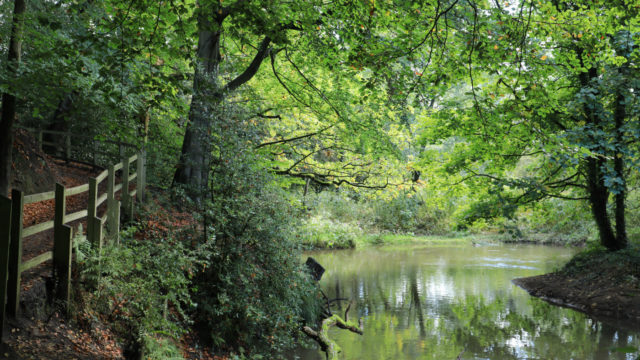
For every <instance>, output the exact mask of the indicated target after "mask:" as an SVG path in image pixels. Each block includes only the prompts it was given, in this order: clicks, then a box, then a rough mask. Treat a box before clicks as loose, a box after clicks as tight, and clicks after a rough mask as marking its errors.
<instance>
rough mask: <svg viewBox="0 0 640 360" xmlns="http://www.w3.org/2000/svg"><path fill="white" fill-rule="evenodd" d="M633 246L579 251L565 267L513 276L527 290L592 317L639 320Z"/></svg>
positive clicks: (639, 285)
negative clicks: (542, 273) (619, 248)
mask: <svg viewBox="0 0 640 360" xmlns="http://www.w3.org/2000/svg"><path fill="white" fill-rule="evenodd" d="M637 254H638V253H637V252H635V251H634V250H630V251H625V252H617V253H608V252H600V251H596V252H587V253H582V254H578V255H577V256H576V257H574V258H573V259H572V260H571V261H570V262H569V263H568V264H567V265H566V266H565V268H564V269H562V270H560V271H558V272H554V273H550V274H545V275H539V276H533V277H527V278H519V279H514V280H513V283H514V284H516V285H517V286H520V287H521V288H523V289H525V290H526V291H527V292H529V294H531V295H533V296H536V297H539V298H541V299H543V300H546V301H548V302H550V303H552V304H555V305H560V306H564V307H569V308H572V309H575V310H579V311H582V312H584V313H587V314H589V315H593V316H595V317H603V318H615V319H619V320H627V321H633V322H638V321H640V264H638V263H637V256H638V255H637Z"/></svg>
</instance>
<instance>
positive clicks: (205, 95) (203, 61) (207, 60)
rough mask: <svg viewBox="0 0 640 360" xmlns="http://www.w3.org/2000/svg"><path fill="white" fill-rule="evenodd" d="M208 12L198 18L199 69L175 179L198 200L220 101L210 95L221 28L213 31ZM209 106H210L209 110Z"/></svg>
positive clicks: (218, 61) (218, 60)
mask: <svg viewBox="0 0 640 360" xmlns="http://www.w3.org/2000/svg"><path fill="white" fill-rule="evenodd" d="M206 13H207V12H206V11H203V12H202V13H201V14H200V16H199V17H198V23H199V28H200V29H201V30H200V33H199V35H198V53H197V57H198V65H197V68H196V70H195V76H194V81H193V97H192V99H191V108H190V110H189V121H188V122H187V128H186V131H185V134H184V141H183V143H182V151H181V155H180V163H179V164H178V168H177V170H176V173H175V175H174V178H173V183H174V185H185V186H187V187H188V188H189V192H190V193H191V194H192V195H193V196H194V197H195V198H196V199H197V198H199V197H200V194H201V193H202V190H204V188H205V187H206V185H207V181H208V174H209V171H208V170H209V169H208V162H209V156H210V152H211V151H210V131H211V122H210V116H211V111H210V107H211V106H216V105H217V102H218V100H217V99H214V98H213V97H212V96H211V95H212V94H215V93H216V88H217V76H218V67H219V64H220V59H221V57H220V28H221V25H222V23H221V22H219V23H217V24H215V28H216V29H217V30H216V31H211V29H212V24H211V22H210V21H209V19H208V16H207V14H206ZM207 104H209V106H207Z"/></svg>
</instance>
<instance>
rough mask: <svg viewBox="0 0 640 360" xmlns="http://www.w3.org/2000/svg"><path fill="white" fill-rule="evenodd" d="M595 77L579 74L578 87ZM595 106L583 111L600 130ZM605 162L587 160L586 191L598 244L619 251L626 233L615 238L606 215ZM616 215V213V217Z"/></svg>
mask: <svg viewBox="0 0 640 360" xmlns="http://www.w3.org/2000/svg"><path fill="white" fill-rule="evenodd" d="M578 56H579V58H580V60H581V61H582V52H581V51H579V52H578ZM597 77H598V71H597V69H596V68H590V69H589V70H588V72H585V73H582V74H580V76H579V79H580V85H581V86H582V87H583V88H587V87H589V86H591V85H592V80H595V79H596V78H597ZM596 106H597V102H589V103H586V104H585V105H584V111H585V114H586V120H587V122H588V123H590V124H591V125H592V126H593V127H594V128H596V129H601V128H602V127H603V126H604V125H603V121H602V119H601V117H600V115H599V114H598V113H597V109H596ZM592 141H594V142H596V141H598V139H595V138H594V139H592ZM600 150H602V149H600ZM602 155H604V154H602ZM616 159H617V157H616ZM606 161H607V160H606V159H605V158H604V156H594V157H590V158H589V159H587V161H586V169H587V191H588V192H589V203H590V205H591V213H592V215H593V219H594V220H595V222H596V226H597V227H598V234H599V237H600V244H602V245H603V246H604V247H606V248H607V249H609V250H619V249H622V248H624V247H625V246H626V231H625V230H623V231H622V232H621V233H620V235H622V236H623V238H624V241H621V238H620V237H618V236H616V234H615V233H614V231H613V227H612V224H611V219H610V218H609V214H608V213H607V204H608V202H609V195H610V192H609V189H608V188H607V186H606V185H605V181H604V174H603V169H604V167H605V166H604V165H605V162H606ZM615 161H616V160H614V166H615ZM621 176H623V174H621ZM623 178H624V177H623ZM616 204H618V198H616ZM621 210H622V211H623V212H624V193H623V194H622V198H621ZM617 215H618V214H617V211H616V216H617ZM622 218H623V219H622V221H621V222H620V224H617V225H616V228H617V226H625V222H624V214H622Z"/></svg>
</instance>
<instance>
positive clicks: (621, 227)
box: [613, 93, 627, 249]
mask: <svg viewBox="0 0 640 360" xmlns="http://www.w3.org/2000/svg"><path fill="white" fill-rule="evenodd" d="M615 101H616V107H615V111H614V114H613V117H614V121H615V131H616V136H615V138H616V145H617V146H621V145H622V144H623V141H624V139H623V138H622V131H623V130H622V126H623V125H624V119H625V117H626V116H627V112H626V103H625V97H624V95H623V94H622V93H620V94H618V96H616V100H615ZM613 170H614V171H615V173H616V177H618V178H620V179H621V180H622V184H620V189H618V191H617V192H616V194H615V203H616V208H615V219H616V244H615V247H616V248H618V249H623V248H625V247H627V223H626V218H625V198H626V196H627V181H626V179H625V176H624V154H623V153H622V151H621V149H619V148H618V149H617V151H616V154H615V156H614V158H613Z"/></svg>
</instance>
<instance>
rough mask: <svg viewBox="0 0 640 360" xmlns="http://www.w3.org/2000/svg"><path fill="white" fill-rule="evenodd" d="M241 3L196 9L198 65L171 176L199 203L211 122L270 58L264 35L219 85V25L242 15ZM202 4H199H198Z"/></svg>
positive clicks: (268, 40)
mask: <svg viewBox="0 0 640 360" xmlns="http://www.w3.org/2000/svg"><path fill="white" fill-rule="evenodd" d="M243 4H244V1H237V2H236V3H235V4H232V5H230V6H228V7H219V5H218V4H217V3H214V4H211V6H210V7H208V8H204V7H201V8H200V9H199V11H200V14H199V16H198V28H199V29H200V32H199V34H198V53H197V57H198V66H197V68H196V71H195V76H194V81H193V98H192V99H191V108H190V110H189V121H188V122H187V128H186V131H185V135H184V141H183V143H182V151H181V155H180V163H179V164H178V168H177V170H176V173H175V175H174V177H173V185H184V186H186V187H187V189H188V191H189V193H190V194H191V196H192V197H193V198H194V199H195V200H198V199H200V198H201V194H202V191H203V190H204V189H206V186H207V185H208V184H207V182H208V175H209V162H210V158H211V120H212V118H213V117H215V116H220V114H218V113H217V111H216V110H217V108H218V106H219V105H220V103H221V102H222V100H223V98H224V96H225V95H226V94H227V93H229V92H232V91H234V90H235V89H237V88H238V87H239V86H240V85H243V84H244V83H246V82H247V81H249V80H251V78H253V76H254V75H255V74H256V73H257V72H258V69H259V68H260V65H261V64H262V61H263V60H264V59H265V58H266V57H267V56H269V54H270V51H271V48H270V45H271V38H270V37H269V36H265V37H264V38H263V39H262V42H261V43H260V44H259V45H258V46H257V47H256V48H257V52H256V54H255V55H254V57H253V60H252V61H251V63H250V64H249V65H248V66H247V67H246V68H245V69H244V71H243V72H241V73H240V74H239V75H238V76H236V77H235V78H234V79H233V80H231V81H229V82H228V83H227V84H225V85H222V84H220V83H219V79H218V71H219V66H220V62H221V61H222V57H221V56H220V39H221V31H222V23H223V22H224V20H225V19H226V18H227V17H228V16H229V15H231V14H232V12H241V11H243V10H242V6H243ZM200 5H202V4H200Z"/></svg>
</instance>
